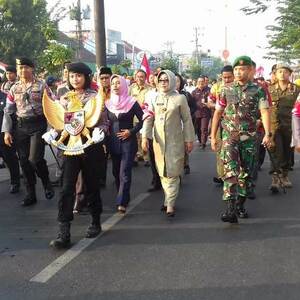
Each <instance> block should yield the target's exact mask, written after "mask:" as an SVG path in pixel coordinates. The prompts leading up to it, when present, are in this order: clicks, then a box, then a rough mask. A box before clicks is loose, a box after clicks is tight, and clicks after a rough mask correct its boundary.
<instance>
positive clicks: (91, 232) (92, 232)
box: [85, 223, 102, 239]
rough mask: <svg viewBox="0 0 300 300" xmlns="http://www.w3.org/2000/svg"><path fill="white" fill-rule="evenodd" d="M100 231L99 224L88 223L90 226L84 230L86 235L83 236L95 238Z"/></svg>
mask: <svg viewBox="0 0 300 300" xmlns="http://www.w3.org/2000/svg"><path fill="white" fill-rule="evenodd" d="M101 231H102V228H101V225H100V224H97V225H96V224H93V223H92V224H90V226H89V227H88V229H87V231H86V235H85V237H86V238H88V239H92V238H95V237H96V236H97V235H99V234H100V232H101Z"/></svg>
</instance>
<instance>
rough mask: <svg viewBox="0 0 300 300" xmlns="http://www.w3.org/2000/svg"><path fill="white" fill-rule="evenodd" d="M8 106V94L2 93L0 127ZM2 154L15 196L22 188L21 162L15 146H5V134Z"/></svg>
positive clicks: (1, 148)
mask: <svg viewBox="0 0 300 300" xmlns="http://www.w3.org/2000/svg"><path fill="white" fill-rule="evenodd" d="M5 106H6V94H5V93H4V92H1V91H0V125H2V120H3V114H4V108H5ZM0 152H1V153H2V157H3V160H4V162H5V163H6V165H7V167H8V169H9V173H10V183H11V187H10V193H11V194H14V193H17V192H19V188H20V168H19V160H18V157H17V154H16V148H15V146H14V145H12V146H11V147H9V146H7V145H5V143H4V134H3V133H1V137H0Z"/></svg>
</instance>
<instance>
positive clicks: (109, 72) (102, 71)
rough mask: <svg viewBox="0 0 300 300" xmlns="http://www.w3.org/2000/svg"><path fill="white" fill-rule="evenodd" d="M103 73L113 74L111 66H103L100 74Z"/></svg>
mask: <svg viewBox="0 0 300 300" xmlns="http://www.w3.org/2000/svg"><path fill="white" fill-rule="evenodd" d="M102 74H109V75H112V71H111V68H109V67H104V66H101V67H100V69H99V75H102Z"/></svg>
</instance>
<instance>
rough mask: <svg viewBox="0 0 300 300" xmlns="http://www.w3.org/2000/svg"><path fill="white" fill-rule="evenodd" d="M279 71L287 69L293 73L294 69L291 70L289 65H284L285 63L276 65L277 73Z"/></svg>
mask: <svg viewBox="0 0 300 300" xmlns="http://www.w3.org/2000/svg"><path fill="white" fill-rule="evenodd" d="M278 69H287V70H289V71H290V72H291V73H293V70H292V68H291V67H290V66H289V65H288V64H284V63H280V64H277V65H276V71H277V70H278Z"/></svg>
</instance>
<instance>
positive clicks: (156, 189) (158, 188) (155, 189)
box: [147, 185, 161, 193]
mask: <svg viewBox="0 0 300 300" xmlns="http://www.w3.org/2000/svg"><path fill="white" fill-rule="evenodd" d="M159 190H161V186H160V185H159V186H153V187H151V188H149V189H148V190H147V192H149V193H152V192H155V191H159Z"/></svg>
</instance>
